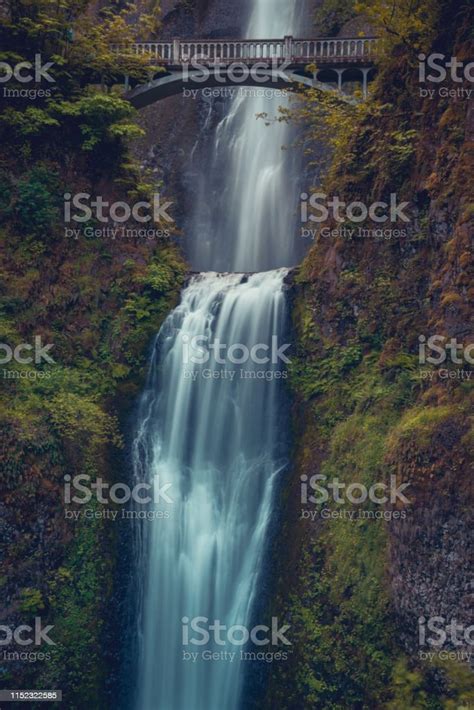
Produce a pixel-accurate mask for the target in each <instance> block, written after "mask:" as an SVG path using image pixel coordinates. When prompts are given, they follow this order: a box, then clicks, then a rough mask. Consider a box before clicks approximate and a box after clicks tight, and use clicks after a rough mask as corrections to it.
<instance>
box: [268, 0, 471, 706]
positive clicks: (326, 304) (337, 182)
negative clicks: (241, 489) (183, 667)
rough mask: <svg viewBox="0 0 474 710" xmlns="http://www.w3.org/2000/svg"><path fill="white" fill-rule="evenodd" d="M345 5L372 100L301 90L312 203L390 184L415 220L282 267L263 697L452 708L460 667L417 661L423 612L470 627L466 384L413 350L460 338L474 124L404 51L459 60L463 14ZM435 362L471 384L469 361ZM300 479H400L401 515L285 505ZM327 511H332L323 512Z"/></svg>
mask: <svg viewBox="0 0 474 710" xmlns="http://www.w3.org/2000/svg"><path fill="white" fill-rule="evenodd" d="M324 6H325V5H324V4H323V10H324ZM333 6H334V3H332V2H331V3H328V4H327V8H329V9H331V8H333ZM356 9H358V10H359V11H361V12H364V14H365V16H366V17H367V15H368V16H369V17H370V21H371V23H372V24H373V26H374V28H376V29H377V32H378V33H381V35H382V37H383V46H384V55H383V56H382V57H381V58H380V61H379V64H378V74H377V78H376V80H375V82H374V84H373V86H372V91H371V96H370V98H369V100H368V101H367V102H363V103H359V104H357V105H353V104H347V103H341V102H340V101H338V100H336V99H335V98H334V97H332V96H331V95H326V94H324V93H321V92H319V91H314V92H312V93H309V94H308V93H305V95H304V97H302V99H301V100H302V105H301V106H300V107H299V108H298V109H295V110H294V111H293V112H292V118H293V119H294V120H300V121H301V122H302V125H304V126H306V128H307V130H308V139H307V141H306V146H310V145H311V142H312V140H313V141H314V142H315V143H316V142H317V141H321V137H322V139H323V141H326V142H329V143H330V145H331V146H332V155H331V157H330V159H329V161H328V164H327V165H326V166H325V167H326V170H325V178H324V182H323V185H322V186H319V185H314V188H313V192H316V191H319V192H321V191H323V192H324V193H326V195H329V196H338V197H339V199H340V200H341V201H344V202H345V203H346V204H348V203H351V202H353V201H362V202H363V203H364V204H366V205H367V206H368V205H370V204H372V203H374V202H377V201H380V200H385V201H387V200H388V201H389V198H390V195H391V193H395V194H396V196H397V199H398V200H399V201H406V202H408V203H409V210H410V223H409V225H408V228H407V236H406V238H394V237H393V234H391V235H390V234H389V235H388V236H384V235H383V234H381V232H382V230H380V227H381V226H382V227H387V225H380V224H377V223H375V222H370V221H368V222H364V223H363V224H362V227H364V228H367V229H368V232H367V233H366V234H365V236H358V235H359V234H360V233H359V232H358V229H359V227H360V226H361V225H360V223H357V224H356V223H353V222H351V221H350V220H349V219H346V220H345V221H344V222H343V223H340V222H338V221H336V220H335V219H332V220H331V219H328V221H327V222H325V223H323V224H320V225H319V226H317V229H318V231H319V234H318V235H317V236H316V237H315V244H314V246H313V248H312V249H311V251H310V252H309V255H308V256H307V258H306V259H305V261H304V263H303V264H302V266H301V267H300V268H299V269H297V270H296V273H295V276H294V287H293V322H294V329H295V338H296V342H297V352H296V356H295V357H294V358H293V359H292V365H291V367H290V374H291V379H292V385H293V389H294V391H295V394H296V397H297V402H296V405H295V433H296V444H295V451H294V460H293V464H292V469H293V471H294V480H293V482H292V483H291V485H290V488H289V490H286V491H285V492H284V493H283V494H282V507H283V509H284V511H285V523H284V530H283V533H282V535H281V536H280V537H279V538H278V550H276V551H275V554H276V555H278V558H279V560H280V563H279V565H278V569H279V570H280V571H279V573H278V589H279V599H278V601H277V602H276V603H275V604H274V610H275V612H276V613H278V615H279V616H280V617H282V618H285V620H286V622H287V623H291V624H292V630H293V638H292V642H293V649H294V651H293V657H292V660H291V662H290V663H289V664H286V666H285V664H282V665H281V666H279V667H278V668H275V669H274V670H273V673H272V679H271V689H270V692H269V695H268V706H269V707H270V706H275V704H277V705H278V706H280V707H285V708H308V710H309V709H310V708H315V707H317V708H334V709H335V708H341V709H342V708H347V707H351V708H366V707H367V708H368V707H377V708H380V707H386V708H391V709H397V710H402V709H403V710H405V708H417V709H420V710H421V709H426V708H430V709H431V710H434V709H436V710H438V709H441V708H464V707H469V706H470V705H471V704H472V703H473V701H474V683H473V676H472V671H471V670H470V669H469V667H468V666H467V665H465V664H463V663H453V662H450V661H447V660H445V658H443V654H441V657H440V656H438V655H437V654H434V659H433V661H432V662H429V661H428V662H423V661H422V660H421V659H420V656H419V652H420V650H424V649H423V647H421V646H419V645H418V641H419V640H418V618H419V617H430V616H437V615H441V616H443V617H445V618H446V620H447V621H449V620H451V619H456V620H458V621H461V622H463V623H464V624H465V625H466V626H468V625H469V623H471V622H472V619H471V618H470V616H469V612H468V611H467V608H468V597H467V595H468V592H467V589H468V579H469V554H468V552H467V550H468V547H469V536H470V534H471V533H470V530H472V513H470V512H469V510H472V502H473V501H472V485H471V484H470V475H472V474H470V472H469V462H470V446H471V442H472V418H470V412H472V389H471V387H470V385H471V382H470V381H469V379H467V375H466V377H465V378H460V377H459V375H457V376H456V377H455V378H452V379H448V378H446V377H445V376H444V375H443V370H440V369H439V368H436V367H434V366H433V365H425V366H422V365H421V364H420V360H419V355H418V348H419V336H430V335H433V334H435V333H436V334H440V335H441V336H445V337H448V338H450V337H456V338H457V339H458V341H460V342H464V344H467V343H469V342H472V334H473V333H472V321H471V319H470V304H472V295H473V294H472V286H471V284H472V266H473V260H472V251H471V250H472V243H471V240H472V233H473V227H474V223H473V211H472V199H473V198H472V182H473V177H474V175H473V165H474V163H473V160H472V157H473V138H474V135H473V129H472V125H473V124H472V118H473V113H472V101H468V100H467V99H466V98H462V97H460V96H459V95H458V97H457V98H456V97H453V95H452V94H451V95H450V94H447V95H444V93H443V92H440V94H438V95H437V96H436V97H435V98H432V99H430V98H427V95H426V93H425V95H423V93H422V92H421V91H420V87H421V85H420V83H418V64H419V58H418V54H419V53H420V52H423V53H424V54H425V55H428V54H429V53H430V52H432V51H436V52H441V53H443V54H444V55H446V56H447V57H451V56H456V57H457V58H458V60H459V61H464V62H466V61H468V60H469V59H472V54H471V53H470V48H472V29H471V22H472V17H471V12H470V9H469V7H468V4H467V3H458V2H452V1H450V0H444V1H443V2H437V3H433V2H429V1H426V2H425V1H424V0H417V2H408V0H406V1H405V0H402V1H401V2H400V1H398V2H396V3H395V2H394V3H392V2H385V1H383V0H369V1H368V2H359V3H356ZM467 83H468V82H466V81H464V83H463V84H461V85H462V86H464V87H465V88H466V84H467ZM447 87H448V88H452V86H451V87H450V85H449V82H447ZM309 159H310V160H312V161H314V162H315V163H317V164H319V163H320V161H321V157H320V155H318V153H315V154H314V155H310V156H309ZM308 192H310V190H308ZM312 226H315V224H313V225H312ZM389 226H390V227H391V228H392V230H394V229H395V228H399V229H400V228H403V227H406V224H404V223H403V222H402V223H401V224H400V223H398V224H391V225H389ZM324 228H326V229H330V230H334V231H333V232H332V234H331V235H330V236H327V233H324V231H320V230H322V229H324ZM344 230H345V231H344ZM351 230H353V231H352V232H351ZM370 230H372V237H370V236H369V237H368V236H367V234H369V233H370ZM450 366H451V367H450ZM445 367H446V368H447V369H448V370H453V371H454V372H459V371H464V372H468V371H470V372H471V375H472V367H471V366H470V364H469V362H467V361H466V362H464V363H463V364H462V365H458V367H457V369H455V368H454V366H453V365H452V363H450V362H447V363H446V364H445ZM314 474H320V475H324V476H326V477H327V478H326V480H327V481H332V480H334V479H338V480H339V481H340V482H342V483H343V484H346V485H349V484H354V483H355V484H363V485H365V486H366V487H370V486H371V485H373V484H376V483H378V482H385V483H388V482H389V481H390V476H395V477H396V480H397V482H398V484H400V483H401V482H408V483H409V484H410V487H409V489H408V490H409V494H408V499H409V504H408V505H406V506H405V510H404V511H403V512H404V514H405V515H406V518H398V519H394V518H393V517H390V515H389V513H393V511H394V510H395V511H396V510H397V506H395V508H394V507H393V506H392V507H391V506H390V505H389V506H388V507H386V508H383V509H382V511H381V509H380V506H377V505H376V504H370V505H369V507H368V508H367V506H365V509H367V510H368V512H370V513H371V514H372V515H373V517H372V518H367V517H366V518H362V519H361V518H360V517H359V515H358V512H359V511H360V506H358V505H356V504H351V503H348V501H347V500H346V501H345V503H344V504H338V503H334V502H332V505H331V503H330V502H329V503H326V504H325V505H322V504H319V505H313V506H311V505H310V506H304V505H298V501H299V500H300V496H301V482H300V476H303V477H306V478H303V480H304V481H308V480H310V478H311V476H313V475H314ZM323 508H326V509H330V510H331V511H333V512H334V513H335V514H336V517H334V518H333V519H323V518H322V516H321V514H322V510H323ZM398 508H400V505H399V504H398ZM303 511H305V513H304V512H303ZM341 511H342V513H343V515H342V516H341V515H340V513H341ZM311 512H313V513H314V517H313V518H311V517H310V514H311ZM349 513H352V515H353V516H354V517H353V518H352V519H351V518H350V517H349ZM377 513H378V514H379V516H380V517H379V518H378V519H377V518H376V514H377ZM381 513H382V515H381ZM304 515H306V516H307V517H306V518H303V519H302V516H304ZM338 515H339V517H337V516H338ZM384 515H386V517H383V516H384ZM323 517H324V516H323ZM282 543H283V544H282ZM282 550H287V552H286V553H285V552H283V554H282ZM448 649H449V650H453V649H454V647H453V646H452V645H449V643H448V644H447V646H445V647H444V648H443V649H442V650H443V651H444V656H446V655H447V654H446V651H447V650H448ZM430 650H433V649H430ZM434 650H436V649H434ZM454 650H455V649H454Z"/></svg>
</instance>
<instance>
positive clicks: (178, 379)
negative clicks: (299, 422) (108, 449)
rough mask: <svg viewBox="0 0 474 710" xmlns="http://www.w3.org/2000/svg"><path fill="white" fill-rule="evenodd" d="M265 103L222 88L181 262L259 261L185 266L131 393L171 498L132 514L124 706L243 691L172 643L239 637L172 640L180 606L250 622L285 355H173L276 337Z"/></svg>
mask: <svg viewBox="0 0 474 710" xmlns="http://www.w3.org/2000/svg"><path fill="white" fill-rule="evenodd" d="M254 2H255V7H254V12H253V15H252V17H251V20H250V23H249V28H248V32H247V34H248V36H249V37H251V36H262V37H264V36H275V37H279V36H283V35H284V34H289V33H291V32H292V30H293V22H294V20H293V17H292V8H293V6H294V4H295V3H293V2H287V1H285V0H274V1H273V2H271V1H270V0H254ZM262 101H263V103H262ZM278 103H279V102H278V101H276V102H273V101H268V100H265V99H263V100H259V99H256V100H255V99H242V98H237V99H235V100H234V101H233V103H232V105H231V109H230V113H229V114H228V116H227V117H226V118H225V119H224V120H223V121H222V122H221V124H220V125H219V126H218V129H217V134H216V146H215V148H216V152H215V155H216V157H215V160H214V167H213V169H212V170H211V171H210V172H209V171H204V172H203V174H202V178H201V185H200V189H199V191H198V196H199V193H202V194H207V195H209V194H210V193H213V194H212V201H211V202H209V200H207V202H206V204H207V205H208V207H209V204H211V209H210V210H208V211H207V212H206V211H203V210H202V209H201V205H199V204H198V206H197V209H196V232H197V233H195V234H194V235H193V237H194V244H195V249H194V255H193V262H192V263H193V267H194V268H200V269H206V270H207V269H209V268H213V269H220V270H222V271H233V272H238V271H247V272H249V271H255V272H258V271H263V273H254V274H253V275H250V276H248V277H247V276H245V277H244V276H242V274H238V273H224V274H218V273H215V272H208V273H202V274H200V275H199V276H197V277H194V278H193V279H192V280H191V282H190V283H189V285H188V286H187V287H186V289H185V290H184V292H183V294H182V298H181V303H180V305H179V306H178V307H177V308H176V309H175V310H174V311H173V312H172V313H171V314H170V315H169V317H168V318H167V320H166V321H165V323H164V325H163V327H162V328H161V330H160V333H159V334H158V336H157V340H156V344H155V348H154V353H153V358H152V362H151V366H150V374H149V379H148V383H147V386H146V389H145V392H144V394H143V397H142V401H141V405H140V412H139V417H138V422H139V424H138V428H137V434H136V437H135V441H134V445H133V459H134V469H135V477H136V480H137V481H143V480H148V481H150V482H152V481H153V480H155V481H156V480H159V485H160V486H163V484H164V483H171V489H169V491H168V493H169V495H170V496H171V498H172V499H173V502H172V503H166V504H164V503H163V502H161V503H160V504H159V505H157V508H159V509H161V510H162V511H166V514H167V515H169V517H168V518H166V519H162V520H156V521H153V522H145V523H144V524H143V525H142V526H140V527H137V537H138V545H137V556H138V559H137V563H138V567H139V569H140V570H141V571H142V573H141V574H140V580H141V583H142V585H143V586H142V589H141V590H140V591H141V595H140V596H141V599H142V603H141V608H140V614H139V617H140V619H139V625H140V630H139V636H140V638H139V659H138V666H139V673H138V679H137V688H138V690H137V697H136V702H135V708H136V710H238V709H239V708H241V706H242V701H243V698H242V688H243V682H244V678H245V672H246V671H248V668H247V666H248V663H245V662H239V660H237V659H235V660H234V661H233V662H230V661H229V660H223V661H215V662H211V661H205V660H198V661H197V662H196V663H193V662H191V661H185V660H183V651H193V652H198V653H200V654H201V653H202V652H203V651H213V650H218V651H223V650H227V651H229V652H237V654H238V653H239V652H240V650H241V648H242V649H245V647H236V646H235V645H232V644H227V645H226V646H218V645H215V644H213V643H212V642H210V643H208V644H207V645H205V646H193V645H190V646H183V644H182V619H183V617H186V619H192V618H194V617H207V618H208V619H209V623H211V622H212V621H213V620H215V619H217V620H219V621H220V622H221V623H222V624H225V625H226V626H227V627H230V626H232V625H234V624H243V625H246V626H249V625H251V622H253V618H252V614H253V613H254V611H255V600H256V597H257V595H258V589H259V574H260V572H261V569H262V562H263V559H264V556H265V549H266V548H265V541H266V537H267V533H268V525H269V521H270V518H271V513H272V497H273V492H274V487H275V482H276V480H277V478H278V474H279V472H280V470H281V468H282V467H283V465H284V462H283V460H282V447H281V445H280V444H279V441H280V439H281V434H279V431H278V426H277V424H278V416H279V410H280V407H281V387H282V380H281V379H277V377H276V375H275V373H276V372H279V373H280V375H281V373H284V369H285V366H284V363H283V362H278V361H277V362H274V363H272V364H255V363H253V362H252V361H251V360H248V361H246V362H245V363H243V364H233V363H232V362H230V359H229V358H228V357H226V358H225V361H224V363H220V362H217V361H216V357H215V353H214V354H210V358H209V361H208V362H206V363H205V364H193V363H186V362H185V361H186V353H185V348H186V345H187V343H189V339H190V338H192V337H193V336H206V337H207V338H208V340H207V342H208V343H212V342H213V341H215V340H216V339H219V341H220V342H222V343H225V344H227V346H231V345H233V344H236V343H240V344H242V345H245V346H246V347H248V348H249V349H250V348H251V347H252V346H253V345H255V344H257V343H262V344H268V345H270V344H271V343H272V340H276V341H277V346H281V345H283V344H284V334H285V322H286V312H285V311H286V306H285V298H284V292H283V279H284V277H285V274H286V269H285V268H278V267H284V266H288V265H291V264H293V259H294V255H293V241H292V239H290V234H292V233H293V232H294V227H292V224H293V217H292V215H291V210H289V209H288V204H289V200H290V199H291V198H290V197H289V193H290V192H291V189H293V188H292V186H291V185H289V184H288V176H289V174H290V172H291V171H290V170H289V165H288V160H287V159H286V157H285V156H286V153H284V152H282V150H281V145H282V144H284V143H285V142H286V139H287V138H288V133H287V132H288V128H287V127H286V126H285V125H283V124H281V125H278V126H274V127H272V128H266V127H265V126H264V124H263V122H261V121H260V122H257V121H256V120H255V114H256V113H258V112H260V111H269V112H275V111H276V106H277V105H278ZM280 103H281V102H280ZM223 168H225V169H224V170H223V172H222V169H223ZM219 170H220V171H221V173H220V177H219V179H218V180H217V183H219V185H220V188H219V190H215V186H216V175H217V174H218V171H219ZM213 191H214V192H213ZM197 203H199V199H198V200H197ZM267 269H275V270H273V271H267ZM260 354H261V353H260ZM208 372H215V373H217V375H216V379H213V378H210V376H209V375H208V374H207V373H208ZM283 377H284V374H283ZM283 449H284V447H283ZM283 453H284V451H283ZM257 623H259V624H268V625H270V620H269V619H260V618H259V619H258V620H257ZM195 637H197V636H196V635H195ZM254 650H255V649H254ZM256 650H261V648H257V649H256Z"/></svg>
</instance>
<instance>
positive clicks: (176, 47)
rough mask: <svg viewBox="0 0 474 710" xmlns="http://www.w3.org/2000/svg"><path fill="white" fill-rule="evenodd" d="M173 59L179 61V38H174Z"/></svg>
mask: <svg viewBox="0 0 474 710" xmlns="http://www.w3.org/2000/svg"><path fill="white" fill-rule="evenodd" d="M173 61H174V62H175V63H176V64H178V62H179V39H174V40H173Z"/></svg>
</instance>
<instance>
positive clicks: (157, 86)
mask: <svg viewBox="0 0 474 710" xmlns="http://www.w3.org/2000/svg"><path fill="white" fill-rule="evenodd" d="M112 48H113V49H114V50H115V51H116V52H122V51H123V52H127V53H129V52H132V53H134V54H137V55H144V56H147V57H149V59H150V65H151V66H152V67H160V71H159V72H158V73H156V74H155V76H154V78H153V79H152V80H151V81H149V82H148V83H146V84H142V85H139V86H136V87H134V88H133V89H132V90H129V91H128V93H127V95H126V97H127V98H128V100H129V101H130V102H131V103H132V104H133V105H134V106H136V107H137V108H143V107H144V106H148V105H149V104H151V103H153V102H154V101H158V100H160V99H163V98H166V97H167V96H173V95H176V94H179V93H181V92H182V91H183V90H185V89H203V88H206V87H222V86H234V87H235V86H257V87H262V86H263V87H266V88H269V87H270V88H279V89H282V88H288V85H289V83H302V84H304V85H306V86H312V87H314V86H319V87H320V88H322V89H326V90H327V89H328V88H333V87H334V86H337V88H338V89H339V91H342V87H343V83H344V82H348V81H357V82H360V83H361V84H362V87H363V92H364V96H366V94H367V84H368V81H369V80H370V79H371V78H372V76H373V73H374V71H375V69H374V61H375V58H376V55H377V49H378V40H377V39H376V38H375V37H348V38H340V39H336V38H318V39H294V38H293V37H291V36H287V37H284V38H283V39H252V40H250V39H245V40H230V39H193V40H183V39H174V40H172V41H167V42H137V43H135V44H132V45H128V46H120V45H113V47H112ZM310 65H315V66H316V70H315V71H314V72H310V71H309V69H308V67H309V66H310ZM126 83H127V88H129V85H128V80H127V82H126Z"/></svg>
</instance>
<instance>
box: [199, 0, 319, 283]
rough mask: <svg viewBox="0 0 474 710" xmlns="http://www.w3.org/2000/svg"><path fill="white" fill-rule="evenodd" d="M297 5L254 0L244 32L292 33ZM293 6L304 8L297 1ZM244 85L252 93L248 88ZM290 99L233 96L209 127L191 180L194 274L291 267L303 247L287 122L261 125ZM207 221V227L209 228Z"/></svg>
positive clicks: (252, 35)
mask: <svg viewBox="0 0 474 710" xmlns="http://www.w3.org/2000/svg"><path fill="white" fill-rule="evenodd" d="M296 4H297V3H296V2H295V1H294V0H293V2H292V1H291V0H286V1H285V0H254V10H253V13H252V15H251V18H250V21H249V26H248V29H247V32H246V34H247V37H249V38H250V39H251V38H264V37H283V36H284V35H285V34H291V33H292V32H294V31H295V29H294V28H295V26H296V25H297V18H296V8H295V6H296ZM299 4H300V9H301V6H302V5H303V3H302V0H300V3H299ZM249 90H251V89H250V88H249ZM288 105H289V98H288V97H286V98H285V97H279V96H275V97H273V98H266V97H255V98H246V97H245V96H241V95H238V96H237V97H236V98H235V99H234V100H233V101H232V103H231V106H230V110H229V112H228V113H227V115H226V116H225V117H224V119H223V120H222V121H221V122H220V123H219V125H218V126H217V129H216V135H215V143H214V146H213V149H212V157H211V159H210V160H209V165H206V167H205V170H201V173H200V175H198V176H197V178H196V180H195V182H196V183H197V185H196V187H195V189H196V204H195V209H194V212H193V214H192V225H191V229H192V230H193V232H194V234H193V235H192V238H191V240H190V247H189V252H190V258H191V263H192V264H193V267H194V268H195V269H196V270H199V271H207V270H210V269H213V270H219V271H229V270H232V271H242V272H245V271H266V270H269V269H276V268H279V267H281V266H294V265H295V264H296V263H298V261H299V260H300V258H301V256H302V249H304V248H305V246H304V244H302V240H301V238H298V236H297V230H296V229H295V224H296V218H297V215H296V212H297V206H298V204H299V203H298V199H299V198H298V196H299V192H300V189H299V177H300V175H299V174H300V169H299V168H300V166H299V164H298V163H299V161H298V157H297V155H296V151H288V150H285V149H284V148H285V147H286V146H289V145H290V144H291V143H292V140H293V138H294V133H293V131H292V130H291V128H290V127H289V126H288V125H287V124H286V123H281V122H276V123H275V122H273V123H272V125H270V126H267V125H265V121H264V120H263V119H261V118H257V116H258V115H261V114H264V113H266V114H268V117H269V119H270V120H271V119H272V118H274V117H276V116H278V115H279V112H278V108H279V106H282V107H288ZM210 224H212V229H209V225H210Z"/></svg>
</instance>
